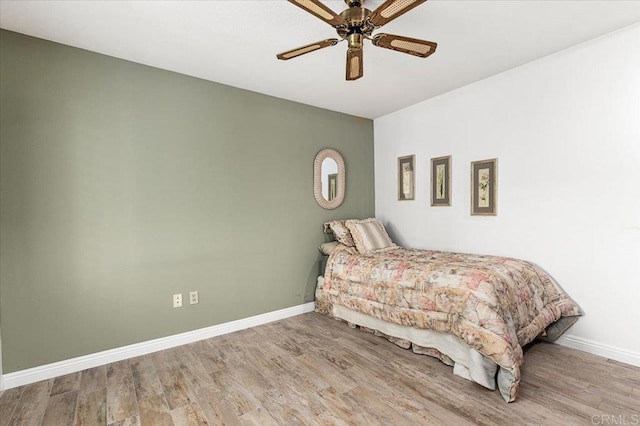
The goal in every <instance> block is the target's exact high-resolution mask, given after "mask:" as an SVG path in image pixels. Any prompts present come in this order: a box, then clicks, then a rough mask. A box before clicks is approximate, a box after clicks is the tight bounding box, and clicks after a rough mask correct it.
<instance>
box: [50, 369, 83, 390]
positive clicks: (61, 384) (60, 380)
mask: <svg viewBox="0 0 640 426" xmlns="http://www.w3.org/2000/svg"><path fill="white" fill-rule="evenodd" d="M80 375H81V373H80V372H77V373H71V374H67V375H65V376H60V377H56V379H55V380H54V381H53V388H51V396H53V395H58V394H60V393H65V392H69V391H74V390H78V389H79V388H80Z"/></svg>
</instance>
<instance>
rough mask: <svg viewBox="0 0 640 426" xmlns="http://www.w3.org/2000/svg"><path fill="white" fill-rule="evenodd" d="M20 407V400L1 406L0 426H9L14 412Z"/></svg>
mask: <svg viewBox="0 0 640 426" xmlns="http://www.w3.org/2000/svg"><path fill="white" fill-rule="evenodd" d="M17 406H18V400H17V399H16V400H14V401H10V402H6V403H4V404H0V426H8V425H9V421H10V420H11V417H12V416H13V412H14V411H15V409H16V407H17Z"/></svg>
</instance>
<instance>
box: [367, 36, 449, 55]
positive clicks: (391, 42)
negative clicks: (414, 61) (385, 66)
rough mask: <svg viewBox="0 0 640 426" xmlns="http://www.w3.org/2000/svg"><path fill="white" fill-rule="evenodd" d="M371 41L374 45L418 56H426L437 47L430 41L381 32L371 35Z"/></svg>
mask: <svg viewBox="0 0 640 426" xmlns="http://www.w3.org/2000/svg"><path fill="white" fill-rule="evenodd" d="M372 42H373V44H374V46H378V47H384V48H385V49H391V50H395V51H397V52H402V53H408V54H409V55H413V56H418V57H420V58H426V57H427V56H429V55H431V54H433V53H434V52H435V51H436V48H437V47H438V44H437V43H434V42H432V41H426V40H420V39H417V38H410V37H403V36H399V35H395V34H383V33H381V34H377V35H376V36H375V37H373V40H372Z"/></svg>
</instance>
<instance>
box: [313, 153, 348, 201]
mask: <svg viewBox="0 0 640 426" xmlns="http://www.w3.org/2000/svg"><path fill="white" fill-rule="evenodd" d="M345 180H346V178H345V169H344V160H343V159H342V155H340V153H339V152H338V151H336V150H334V149H323V150H322V151H320V152H319V153H318V154H317V155H316V159H315V161H314V163H313V193H314V195H315V197H316V201H317V202H318V204H319V205H320V207H322V208H323V209H328V210H331V209H335V208H337V207H338V206H340V204H342V201H344V189H345Z"/></svg>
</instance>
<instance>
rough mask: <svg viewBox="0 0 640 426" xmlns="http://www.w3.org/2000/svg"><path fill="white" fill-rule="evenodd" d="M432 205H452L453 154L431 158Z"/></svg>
mask: <svg viewBox="0 0 640 426" xmlns="http://www.w3.org/2000/svg"><path fill="white" fill-rule="evenodd" d="M431 205H432V206H434V207H437V206H450V205H451V156H450V155H448V156H446V157H437V158H432V159H431Z"/></svg>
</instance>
